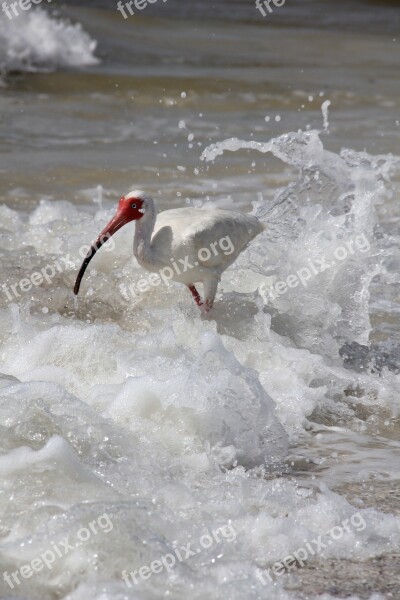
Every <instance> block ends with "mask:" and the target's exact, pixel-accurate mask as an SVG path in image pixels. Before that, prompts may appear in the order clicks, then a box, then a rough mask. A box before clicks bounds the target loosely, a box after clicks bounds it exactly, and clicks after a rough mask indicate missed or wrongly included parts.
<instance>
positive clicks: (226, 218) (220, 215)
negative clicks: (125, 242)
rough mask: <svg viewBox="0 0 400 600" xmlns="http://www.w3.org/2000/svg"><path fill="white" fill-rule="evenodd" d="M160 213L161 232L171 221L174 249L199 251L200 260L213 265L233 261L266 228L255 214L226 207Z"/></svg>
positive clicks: (217, 265) (186, 251)
mask: <svg viewBox="0 0 400 600" xmlns="http://www.w3.org/2000/svg"><path fill="white" fill-rule="evenodd" d="M159 217H161V218H160V219H157V221H158V223H157V225H158V227H161V229H159V231H160V232H161V231H162V229H164V228H165V227H166V225H167V223H168V224H171V228H172V232H173V240H172V249H173V251H174V252H173V253H174V254H175V255H177V254H179V255H182V256H183V255H185V254H187V255H188V256H193V255H194V254H195V255H196V256H197V257H198V262H199V263H200V264H201V265H202V266H204V267H209V268H214V267H219V266H222V265H224V264H226V263H231V262H233V261H234V260H235V259H236V257H237V256H238V255H239V254H240V252H241V251H242V250H243V249H244V247H245V246H246V245H247V244H248V243H249V242H250V241H251V240H252V239H253V238H254V237H255V236H256V235H257V234H258V233H261V231H263V229H264V228H265V227H264V225H263V224H262V223H260V221H258V220H257V219H256V218H255V217H253V216H251V215H246V214H243V213H240V212H236V211H230V210H222V209H213V210H201V209H191V208H183V209H172V210H168V211H164V212H162V213H160V215H159ZM203 249H204V252H201V250H203ZM207 250H208V251H209V252H207Z"/></svg>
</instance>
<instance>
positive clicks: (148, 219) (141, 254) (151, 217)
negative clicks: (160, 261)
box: [133, 205, 157, 264]
mask: <svg viewBox="0 0 400 600" xmlns="http://www.w3.org/2000/svg"><path fill="white" fill-rule="evenodd" d="M156 218H157V214H156V209H155V206H154V205H152V206H150V207H149V209H148V210H147V211H146V212H145V214H144V215H143V217H142V218H141V219H139V220H138V221H136V228H135V238H134V241H133V253H134V255H135V256H136V258H137V260H138V262H139V263H142V264H143V263H151V262H153V255H152V254H153V252H152V246H151V236H152V233H153V231H154V226H155V224H156Z"/></svg>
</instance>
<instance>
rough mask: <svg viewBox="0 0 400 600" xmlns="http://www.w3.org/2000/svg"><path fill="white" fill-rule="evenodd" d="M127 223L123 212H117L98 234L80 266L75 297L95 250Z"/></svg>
mask: <svg viewBox="0 0 400 600" xmlns="http://www.w3.org/2000/svg"><path fill="white" fill-rule="evenodd" d="M129 221H130V220H129V219H127V218H126V216H125V215H124V213H123V212H121V211H118V212H117V214H116V215H115V217H114V218H113V219H111V221H110V222H109V223H108V225H107V226H106V227H105V228H104V229H103V231H102V232H101V233H100V235H99V237H98V238H97V240H96V241H95V242H94V244H93V245H92V246H91V248H90V250H89V252H88V253H87V254H86V256H85V259H84V261H83V263H82V266H81V268H80V269H79V273H78V277H77V278H76V282H75V286H74V294H75V296H77V295H78V292H79V288H80V286H81V281H82V278H83V276H84V274H85V271H86V269H87V266H88V264H89V263H90V261H91V260H92V258H93V256H94V255H95V254H96V252H97V250H99V249H100V248H101V247H102V246H103V244H105V243H106V242H107V241H108V240H109V239H110V237H111V236H112V235H114V233H116V232H117V231H118V229H121V227H123V226H124V225H126V224H127V223H129Z"/></svg>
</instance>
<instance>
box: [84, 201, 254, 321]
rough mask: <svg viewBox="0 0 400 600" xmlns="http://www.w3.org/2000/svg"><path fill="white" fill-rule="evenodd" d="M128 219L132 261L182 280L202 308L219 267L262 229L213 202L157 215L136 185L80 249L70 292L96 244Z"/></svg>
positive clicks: (213, 288) (211, 292)
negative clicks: (85, 248) (84, 249)
mask: <svg viewBox="0 0 400 600" xmlns="http://www.w3.org/2000/svg"><path fill="white" fill-rule="evenodd" d="M130 221H136V230H135V238H134V243H133V252H134V255H135V256H136V259H137V261H138V263H139V264H140V265H141V266H142V267H144V268H145V269H147V270H148V271H151V272H153V273H159V274H164V277H163V279H164V280H165V278H167V279H173V280H174V281H178V282H180V283H183V284H185V285H186V286H187V287H188V288H189V290H190V292H191V294H192V296H193V298H194V300H195V302H196V304H197V305H198V306H199V307H201V308H202V310H203V311H204V312H209V311H210V310H211V308H212V306H213V303H214V299H215V295H216V292H217V287H218V283H219V281H220V279H221V275H222V273H223V272H224V271H225V269H227V268H228V267H229V265H231V264H232V263H233V262H234V261H235V260H236V258H237V257H238V256H239V254H240V253H241V252H242V250H244V248H245V247H246V246H247V244H248V243H249V242H251V240H252V239H253V238H255V237H256V235H258V234H259V233H261V232H262V231H263V230H264V229H265V225H264V224H263V223H261V222H260V221H258V219H256V217H253V216H251V215H246V214H243V213H241V212H238V211H233V210H222V209H219V208H211V209H207V210H203V209H200V208H176V209H171V210H165V211H163V212H161V213H159V214H158V215H157V213H156V207H155V204H154V200H153V199H152V198H150V196H148V195H147V194H145V193H144V192H142V191H140V190H135V191H133V192H129V194H127V195H126V196H125V197H123V198H121V200H120V201H119V204H118V210H117V213H116V215H115V216H114V218H113V219H112V220H111V221H110V222H109V223H108V225H107V226H106V227H105V228H104V229H103V231H102V232H101V233H100V235H99V237H98V238H97V240H96V242H95V243H94V244H93V245H92V246H91V248H90V250H89V252H88V254H87V255H86V257H85V260H84V261H83V263H82V266H81V268H80V271H79V273H78V277H77V279H76V283H75V287H74V293H75V294H78V292H79V287H80V284H81V280H82V277H83V275H84V273H85V270H86V268H87V266H88V264H89V262H90V261H91V260H92V258H93V256H94V255H95V254H96V252H97V250H98V249H99V248H100V247H101V246H102V245H103V244H104V243H105V242H106V241H107V240H108V239H109V238H110V237H111V236H112V235H114V233H115V232H116V231H118V229H121V227H123V226H124V225H126V224H127V223H129V222H130ZM167 274H168V275H167ZM153 277H154V276H153ZM198 282H201V283H203V288H204V302H202V301H201V298H200V294H199V293H198V291H197V289H196V287H195V283H198Z"/></svg>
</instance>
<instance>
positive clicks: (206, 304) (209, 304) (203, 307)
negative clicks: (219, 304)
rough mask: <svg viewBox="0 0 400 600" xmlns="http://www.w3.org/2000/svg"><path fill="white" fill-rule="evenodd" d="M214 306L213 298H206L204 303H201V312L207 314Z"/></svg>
mask: <svg viewBox="0 0 400 600" xmlns="http://www.w3.org/2000/svg"><path fill="white" fill-rule="evenodd" d="M213 306H214V302H213V301H212V300H205V301H204V302H203V304H202V305H201V312H202V313H203V314H204V315H207V314H208V313H209V312H210V310H211V309H212V307H213Z"/></svg>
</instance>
